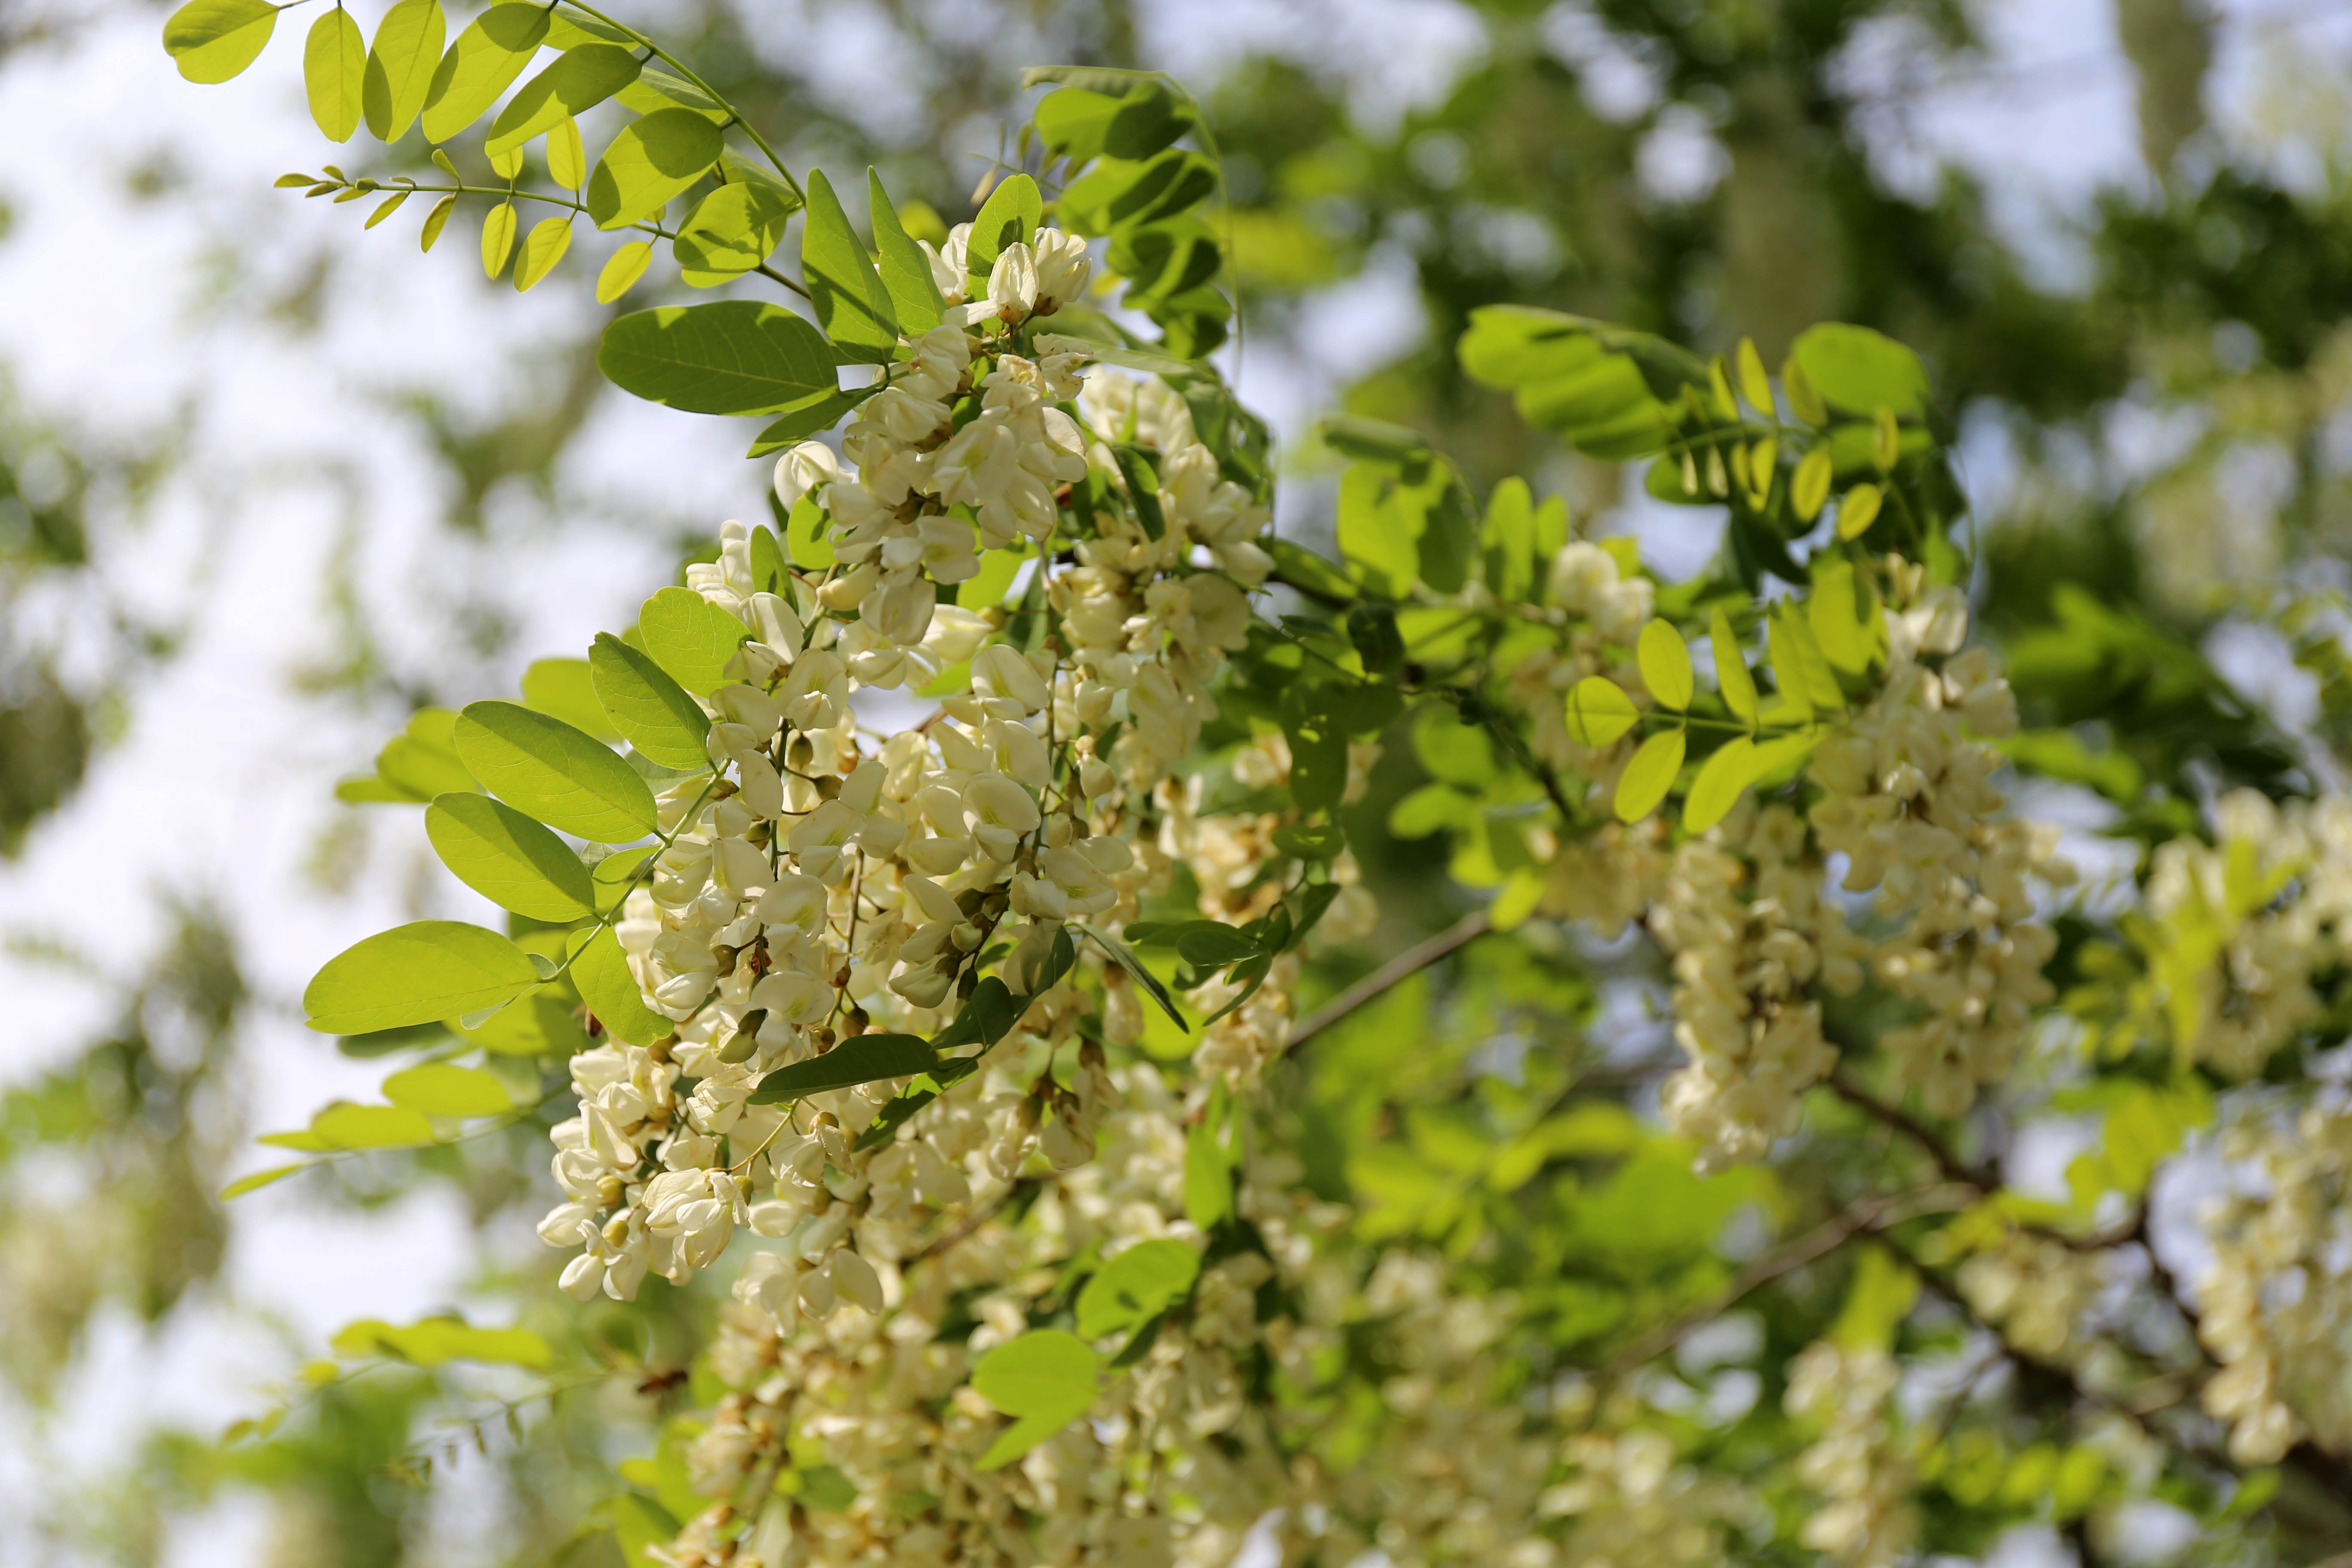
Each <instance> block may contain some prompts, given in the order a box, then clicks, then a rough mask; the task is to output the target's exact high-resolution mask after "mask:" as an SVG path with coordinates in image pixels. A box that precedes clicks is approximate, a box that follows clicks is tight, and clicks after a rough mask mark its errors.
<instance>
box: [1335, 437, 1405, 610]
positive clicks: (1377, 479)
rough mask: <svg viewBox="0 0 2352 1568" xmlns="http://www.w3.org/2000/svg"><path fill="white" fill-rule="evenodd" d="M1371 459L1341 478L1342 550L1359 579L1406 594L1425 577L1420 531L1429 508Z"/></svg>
mask: <svg viewBox="0 0 2352 1568" xmlns="http://www.w3.org/2000/svg"><path fill="white" fill-rule="evenodd" d="M1405 492H1406V487H1405V486H1403V485H1402V484H1401V483H1400V482H1399V481H1398V480H1397V479H1394V478H1392V477H1391V476H1390V475H1388V474H1385V473H1383V472H1382V471H1381V469H1380V468H1377V467H1375V466H1373V465H1371V464H1369V463H1358V464H1355V465H1353V466H1352V467H1350V468H1349V469H1348V471H1347V472H1346V473H1344V474H1342V475H1341V476H1340V478H1339V519H1338V530H1339V553H1340V555H1341V556H1342V557H1343V558H1344V559H1345V560H1346V561H1347V563H1348V564H1349V567H1350V568H1352V569H1353V571H1354V574H1355V576H1356V578H1357V580H1358V581H1360V582H1361V583H1363V584H1365V585H1366V586H1367V587H1369V588H1370V589H1372V590H1373V591H1374V592H1376V593H1379V594H1382V595H1387V596H1388V597H1390V598H1394V599H1401V598H1403V597H1404V596H1405V595H1408V594H1409V593H1411V592H1412V585H1413V584H1414V583H1415V582H1417V581H1419V579H1420V576H1421V552H1420V549H1419V545H1420V541H1421V531H1422V529H1423V526H1424V525H1425V522H1426V518H1427V509H1426V508H1425V507H1423V506H1421V505H1417V504H1414V503H1415V501H1416V500H1417V499H1418V498H1417V497H1416V496H1412V495H1408V494H1406V493H1405Z"/></svg>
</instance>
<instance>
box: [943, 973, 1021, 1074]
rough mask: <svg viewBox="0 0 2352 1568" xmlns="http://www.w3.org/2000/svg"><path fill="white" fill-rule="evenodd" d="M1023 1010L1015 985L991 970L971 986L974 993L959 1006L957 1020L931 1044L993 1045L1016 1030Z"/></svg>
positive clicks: (947, 1045)
mask: <svg viewBox="0 0 2352 1568" xmlns="http://www.w3.org/2000/svg"><path fill="white" fill-rule="evenodd" d="M1023 1012H1024V1004H1023V1003H1022V1001H1021V1000H1020V999H1019V998H1017V997H1015V996H1014V995H1013V989H1012V987H1010V986H1008V985H1006V984H1004V982H1003V981H1002V980H999V979H998V978H996V976H994V975H993V974H992V975H990V976H989V977H988V978H987V979H985V980H983V981H982V982H981V983H980V984H978V985H975V986H973V987H972V991H971V995H970V996H967V997H965V998H964V1003H963V1005H962V1006H961V1007H959V1008H957V1009H956V1016H955V1021H954V1022H953V1023H951V1024H950V1025H949V1026H947V1027H946V1028H944V1029H941V1030H940V1032H939V1034H938V1036H937V1037H934V1038H933V1039H932V1041H931V1048H932V1049H933V1050H935V1051H949V1050H953V1049H954V1048H956V1047H959V1046H992V1045H994V1044H996V1042H997V1041H999V1040H1001V1039H1003V1037H1005V1036H1007V1035H1009V1034H1011V1033H1012V1032H1013V1025H1015V1024H1017V1023H1019V1022H1020V1021H1021V1015H1022V1013H1023ZM967 1059H968V1058H967Z"/></svg>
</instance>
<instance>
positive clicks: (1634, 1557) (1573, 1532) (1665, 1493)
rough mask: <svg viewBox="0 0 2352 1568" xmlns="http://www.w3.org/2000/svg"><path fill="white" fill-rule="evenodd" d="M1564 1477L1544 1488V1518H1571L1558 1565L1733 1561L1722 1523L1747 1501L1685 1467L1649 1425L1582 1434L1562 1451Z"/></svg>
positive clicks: (1670, 1565) (1652, 1566) (1644, 1567)
mask: <svg viewBox="0 0 2352 1568" xmlns="http://www.w3.org/2000/svg"><path fill="white" fill-rule="evenodd" d="M1562 1458H1564V1459H1565V1461H1566V1462H1567V1464H1568V1466H1569V1468H1570V1476H1569V1479H1566V1480H1564V1481H1561V1482H1559V1483H1558V1484H1557V1485H1555V1486H1553V1487H1551V1488H1549V1489H1547V1490H1546V1491H1545V1493H1544V1496H1543V1503H1542V1510H1543V1511H1544V1512H1545V1513H1547V1514H1550V1515H1556V1516H1559V1517H1563V1518H1566V1519H1568V1520H1570V1521H1571V1525H1570V1531H1569V1533H1568V1538H1567V1540H1566V1541H1565V1542H1563V1543H1562V1544H1563V1549H1564V1550H1563V1552H1562V1558H1563V1561H1565V1562H1567V1563H1575V1564H1578V1565H1579V1568H1715V1565H1716V1564H1717V1563H1727V1562H1730V1561H1732V1559H1731V1557H1730V1556H1729V1554H1728V1552H1727V1549H1726V1548H1727V1542H1726V1540H1725V1536H1726V1531H1725V1525H1726V1524H1727V1522H1728V1521H1731V1520H1732V1519H1734V1518H1736V1517H1738V1516H1741V1515H1747V1514H1752V1513H1753V1511H1754V1506H1753V1500H1752V1499H1751V1498H1749V1497H1748V1496H1747V1495H1746V1493H1745V1492H1744V1491H1743V1490H1742V1489H1740V1488H1738V1486H1737V1485H1735V1484H1734V1483H1732V1482H1729V1481H1727V1480H1726V1479H1723V1478H1721V1477H1719V1476H1709V1475H1706V1474H1703V1473H1702V1472H1701V1471H1700V1470H1699V1468H1697V1467H1696V1466H1695V1465H1690V1464H1685V1463H1683V1462H1682V1460H1681V1456H1680V1455H1678V1454H1677V1453H1676V1452H1675V1443H1674V1439H1673V1438H1672V1437H1670V1436H1667V1435H1666V1434H1665V1433H1664V1432H1661V1431H1659V1430H1657V1429H1656V1428H1654V1427H1646V1426H1634V1427H1631V1428H1628V1429H1626V1430H1622V1431H1613V1432H1611V1431H1593V1432H1580V1433H1578V1434H1577V1435H1576V1436H1573V1437H1570V1439H1569V1440H1568V1443H1567V1445H1566V1447H1565V1448H1564V1449H1563V1451H1562Z"/></svg>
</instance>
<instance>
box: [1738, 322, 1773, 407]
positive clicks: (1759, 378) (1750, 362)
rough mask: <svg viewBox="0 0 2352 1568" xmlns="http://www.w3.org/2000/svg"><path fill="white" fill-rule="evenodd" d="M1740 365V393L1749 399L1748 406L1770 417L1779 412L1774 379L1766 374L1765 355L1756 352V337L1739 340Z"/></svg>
mask: <svg viewBox="0 0 2352 1568" xmlns="http://www.w3.org/2000/svg"><path fill="white" fill-rule="evenodd" d="M1737 360H1738V366H1739V395H1741V396H1742V397H1745V398H1746V399H1748V407H1750V408H1753V409H1754V410H1756V412H1757V413H1759V414H1761V415H1762V416H1764V417H1765V418H1767V419H1770V418H1772V417H1774V416H1775V415H1776V413H1777V412H1778V405H1776V404H1775V403H1774V402H1773V401H1772V381H1771V378H1770V377H1769V376H1768V375H1766V374H1764V356H1763V355H1762V354H1760V353H1757V352H1756V340H1755V339H1754V338H1742V339H1740V340H1739V348H1738V353H1737Z"/></svg>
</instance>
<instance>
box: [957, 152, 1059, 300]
mask: <svg viewBox="0 0 2352 1568" xmlns="http://www.w3.org/2000/svg"><path fill="white" fill-rule="evenodd" d="M1043 222H1045V197H1044V196H1042V195H1038V193H1037V182H1036V181H1034V180H1033V179H1031V178H1030V177H1029V176H1028V175H1026V174H1015V175H1013V177H1012V178H1010V179H1007V180H1003V181H1000V182H998V184H997V186H996V188H995V189H994V190H992V191H991V192H989V193H988V200H986V201H984V202H982V204H981V206H980V211H979V212H978V213H977V214H975V215H974V216H973V217H972V220H971V233H970V235H969V236H968V237H966V239H965V240H964V253H963V254H964V270H965V271H967V272H968V273H970V274H971V276H972V277H973V278H975V279H979V280H980V281H981V283H982V288H981V289H980V290H979V291H978V293H979V294H985V293H986V292H987V291H988V290H987V289H986V287H985V285H986V283H987V279H988V274H989V270H990V268H993V267H994V266H995V265H996V258H997V257H999V256H1000V255H1002V254H1003V251H1004V247H1006V246H1008V245H1026V244H1028V243H1029V241H1030V240H1031V239H1033V238H1034V237H1035V236H1036V233H1037V226H1038V225H1039V224H1041V223H1043ZM964 294H965V297H966V298H978V294H975V293H974V291H973V290H972V289H969V288H967V289H965V290H964Z"/></svg>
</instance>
